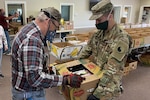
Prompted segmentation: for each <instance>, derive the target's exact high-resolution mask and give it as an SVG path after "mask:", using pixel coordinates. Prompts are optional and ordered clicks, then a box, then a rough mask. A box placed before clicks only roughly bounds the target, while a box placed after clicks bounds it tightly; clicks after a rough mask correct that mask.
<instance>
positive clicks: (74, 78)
mask: <svg viewBox="0 0 150 100" xmlns="http://www.w3.org/2000/svg"><path fill="white" fill-rule="evenodd" d="M83 80H85V78H84V77H81V76H80V75H77V74H70V75H65V76H64V77H63V85H70V86H71V87H73V88H79V87H80V85H81V83H82V82H83Z"/></svg>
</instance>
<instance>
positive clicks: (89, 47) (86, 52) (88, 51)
mask: <svg viewBox="0 0 150 100" xmlns="http://www.w3.org/2000/svg"><path fill="white" fill-rule="evenodd" d="M93 38H94V37H92V38H91V39H90V40H89V41H88V43H87V45H86V46H85V47H84V49H83V51H82V52H81V54H80V55H79V57H78V58H79V59H84V58H88V57H89V56H90V55H91V54H92V42H93Z"/></svg>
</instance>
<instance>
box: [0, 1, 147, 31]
mask: <svg viewBox="0 0 150 100" xmlns="http://www.w3.org/2000/svg"><path fill="white" fill-rule="evenodd" d="M5 1H11V0H0V7H1V8H4V5H5ZM14 1H15V0H14ZM16 1H26V7H27V17H28V16H29V15H34V16H37V14H38V12H39V11H40V9H41V8H45V7H50V6H53V7H55V8H57V9H58V10H60V3H74V10H75V11H74V26H75V28H84V27H94V26H95V21H90V20H88V19H89V17H90V16H91V12H90V11H89V0H43V1H41V0H16ZM111 1H112V3H113V4H114V5H122V8H123V7H124V5H132V7H133V9H132V15H131V16H132V18H131V22H132V23H136V22H137V20H138V17H137V16H138V15H139V9H140V0H111ZM142 1H145V2H146V3H149V4H150V1H149V0H142ZM121 13H122V12H121Z"/></svg>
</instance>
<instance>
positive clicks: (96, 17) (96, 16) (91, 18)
mask: <svg viewBox="0 0 150 100" xmlns="http://www.w3.org/2000/svg"><path fill="white" fill-rule="evenodd" d="M102 15H103V14H99V15H92V16H91V17H90V18H89V20H96V19H98V18H99V17H101V16H102Z"/></svg>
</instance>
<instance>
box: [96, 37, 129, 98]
mask: <svg viewBox="0 0 150 100" xmlns="http://www.w3.org/2000/svg"><path fill="white" fill-rule="evenodd" d="M128 52H129V39H128V38H120V39H119V40H118V41H116V42H115V43H114V48H113V51H112V53H111V54H110V56H109V58H108V61H107V62H106V63H105V64H104V66H103V71H104V73H103V77H102V78H101V79H100V81H99V83H98V86H97V88H96V89H95V91H94V93H93V95H94V96H96V97H97V98H100V100H110V99H111V98H112V97H115V96H118V95H119V94H120V93H121V90H120V80H121V78H122V69H123V67H124V65H125V63H126V58H127V55H128Z"/></svg>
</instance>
